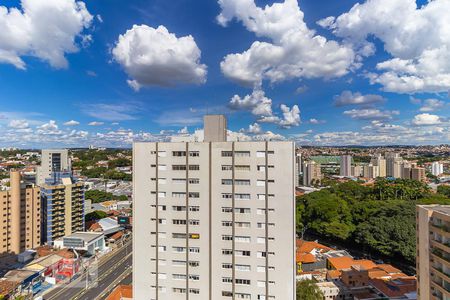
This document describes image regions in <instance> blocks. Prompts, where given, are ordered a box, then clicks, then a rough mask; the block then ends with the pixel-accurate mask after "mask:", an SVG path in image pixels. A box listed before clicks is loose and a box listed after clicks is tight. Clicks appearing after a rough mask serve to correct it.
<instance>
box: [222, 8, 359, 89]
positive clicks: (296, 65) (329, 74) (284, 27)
mask: <svg viewBox="0 0 450 300" xmlns="http://www.w3.org/2000/svg"><path fill="white" fill-rule="evenodd" d="M218 2H219V5H220V7H221V9H222V11H221V13H220V14H219V15H218V17H217V21H218V22H219V24H221V25H222V26H226V25H227V24H228V23H229V22H230V21H232V20H233V19H237V20H238V21H241V22H242V23H243V25H244V26H245V28H246V29H247V30H248V31H251V32H253V33H255V34H256V36H257V37H259V38H262V39H263V41H255V42H254V43H253V44H252V45H251V46H250V48H249V49H248V50H246V51H244V52H242V53H234V54H228V55H227V56H225V58H224V59H223V61H222V62H221V69H222V72H223V73H224V74H225V76H227V77H228V78H230V79H231V80H233V81H235V82H237V83H239V84H241V85H245V86H258V85H261V83H262V81H263V80H265V79H267V80H269V81H270V82H272V83H274V82H281V81H284V80H288V79H292V78H318V77H324V78H334V77H340V76H343V75H345V74H347V73H348V72H349V70H350V69H351V68H352V67H355V64H354V59H355V55H354V52H353V50H352V48H351V47H349V46H347V45H344V44H339V43H338V42H336V41H332V40H327V39H326V38H325V37H323V36H320V35H317V34H316V33H315V32H314V31H313V30H311V29H309V28H308V27H307V25H306V23H305V22H304V20H303V17H304V15H303V12H302V11H301V10H300V7H299V5H298V2H297V0H285V1H284V2H282V3H274V4H273V5H271V6H269V5H267V6H265V8H260V7H258V6H257V5H256V4H255V1H254V0H219V1H218Z"/></svg>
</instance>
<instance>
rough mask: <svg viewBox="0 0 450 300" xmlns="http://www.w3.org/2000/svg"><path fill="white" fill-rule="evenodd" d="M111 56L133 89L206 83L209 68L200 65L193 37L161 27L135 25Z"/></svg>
mask: <svg viewBox="0 0 450 300" xmlns="http://www.w3.org/2000/svg"><path fill="white" fill-rule="evenodd" d="M112 55H113V57H114V60H115V61H116V62H118V63H119V64H120V65H121V66H122V67H123V68H124V70H125V72H126V73H127V74H128V76H129V77H130V79H129V80H128V84H129V85H130V86H131V87H132V88H133V89H134V90H139V89H140V88H141V87H143V86H174V85H178V84H202V83H204V82H205V81H206V74H207V67H206V65H204V64H201V63H200V57H201V51H200V49H199V48H198V46H197V44H196V43H195V40H194V38H193V37H192V36H190V35H189V36H184V37H180V38H178V37H177V36H176V35H175V34H173V33H170V32H169V31H168V30H167V28H166V27H164V26H162V25H161V26H159V27H158V28H152V27H150V26H147V25H133V27H132V28H131V29H129V30H127V32H126V33H124V34H122V35H120V36H119V38H118V41H117V42H116V45H115V47H114V48H113V49H112Z"/></svg>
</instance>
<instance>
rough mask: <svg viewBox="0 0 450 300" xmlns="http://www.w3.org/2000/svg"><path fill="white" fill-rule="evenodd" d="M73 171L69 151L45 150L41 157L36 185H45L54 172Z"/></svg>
mask: <svg viewBox="0 0 450 300" xmlns="http://www.w3.org/2000/svg"><path fill="white" fill-rule="evenodd" d="M71 169H72V166H71V162H70V157H69V151H68V150H67V149H44V150H42V155H41V165H40V166H39V167H38V168H37V174H36V184H37V185H42V184H44V183H45V180H46V179H48V178H50V177H51V175H52V173H53V172H70V171H71Z"/></svg>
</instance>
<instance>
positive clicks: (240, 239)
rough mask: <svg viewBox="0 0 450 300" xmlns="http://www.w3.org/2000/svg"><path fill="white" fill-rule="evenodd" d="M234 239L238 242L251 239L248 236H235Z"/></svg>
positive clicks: (245, 241)
mask: <svg viewBox="0 0 450 300" xmlns="http://www.w3.org/2000/svg"><path fill="white" fill-rule="evenodd" d="M235 240H236V242H239V243H250V241H251V239H250V237H249V236H236V237H235Z"/></svg>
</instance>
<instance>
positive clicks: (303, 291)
mask: <svg viewBox="0 0 450 300" xmlns="http://www.w3.org/2000/svg"><path fill="white" fill-rule="evenodd" d="M322 299H323V293H322V292H321V291H320V289H319V287H318V286H317V284H316V283H315V282H314V281H312V280H302V281H299V282H298V283H297V300H322Z"/></svg>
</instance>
